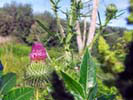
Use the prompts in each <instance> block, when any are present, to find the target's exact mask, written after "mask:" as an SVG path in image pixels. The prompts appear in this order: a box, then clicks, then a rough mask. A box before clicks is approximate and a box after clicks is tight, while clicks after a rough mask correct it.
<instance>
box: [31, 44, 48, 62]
mask: <svg viewBox="0 0 133 100" xmlns="http://www.w3.org/2000/svg"><path fill="white" fill-rule="evenodd" d="M46 58H47V53H46V49H45V48H44V47H43V44H42V43H40V42H35V43H34V44H33V46H32V51H31V53H30V59H31V61H45V59H46Z"/></svg>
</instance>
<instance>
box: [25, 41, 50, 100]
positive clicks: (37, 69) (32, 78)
mask: <svg viewBox="0 0 133 100" xmlns="http://www.w3.org/2000/svg"><path fill="white" fill-rule="evenodd" d="M29 56H30V59H31V64H30V65H28V66H27V68H26V73H25V81H26V84H27V85H30V86H32V87H34V88H35V98H36V100H39V89H40V88H45V87H46V83H47V81H48V76H49V74H50V72H51V71H52V70H51V69H50V68H49V67H48V66H47V65H46V64H45V60H46V58H47V53H46V49H45V48H44V47H43V44H42V43H40V42H35V43H34V44H33V46H32V51H31V53H30V55H29Z"/></svg>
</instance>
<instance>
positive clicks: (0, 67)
mask: <svg viewBox="0 0 133 100" xmlns="http://www.w3.org/2000/svg"><path fill="white" fill-rule="evenodd" d="M1 70H3V65H2V63H1V61H0V71H1Z"/></svg>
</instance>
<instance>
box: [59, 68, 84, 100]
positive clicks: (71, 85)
mask: <svg viewBox="0 0 133 100" xmlns="http://www.w3.org/2000/svg"><path fill="white" fill-rule="evenodd" d="M61 74H62V77H63V79H64V81H65V82H66V83H67V85H68V87H69V88H70V89H71V90H72V91H73V92H74V93H75V94H77V95H80V96H81V97H82V98H85V94H84V90H83V87H82V86H81V85H80V84H79V83H78V82H77V81H75V80H74V79H72V78H71V77H70V76H69V75H67V74H66V73H64V72H62V71H61Z"/></svg>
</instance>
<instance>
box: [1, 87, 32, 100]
mask: <svg viewBox="0 0 133 100" xmlns="http://www.w3.org/2000/svg"><path fill="white" fill-rule="evenodd" d="M33 94H34V89H33V88H16V89H13V90H11V91H10V92H9V93H8V94H7V95H5V96H4V97H3V100H30V98H31V97H32V96H33Z"/></svg>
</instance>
